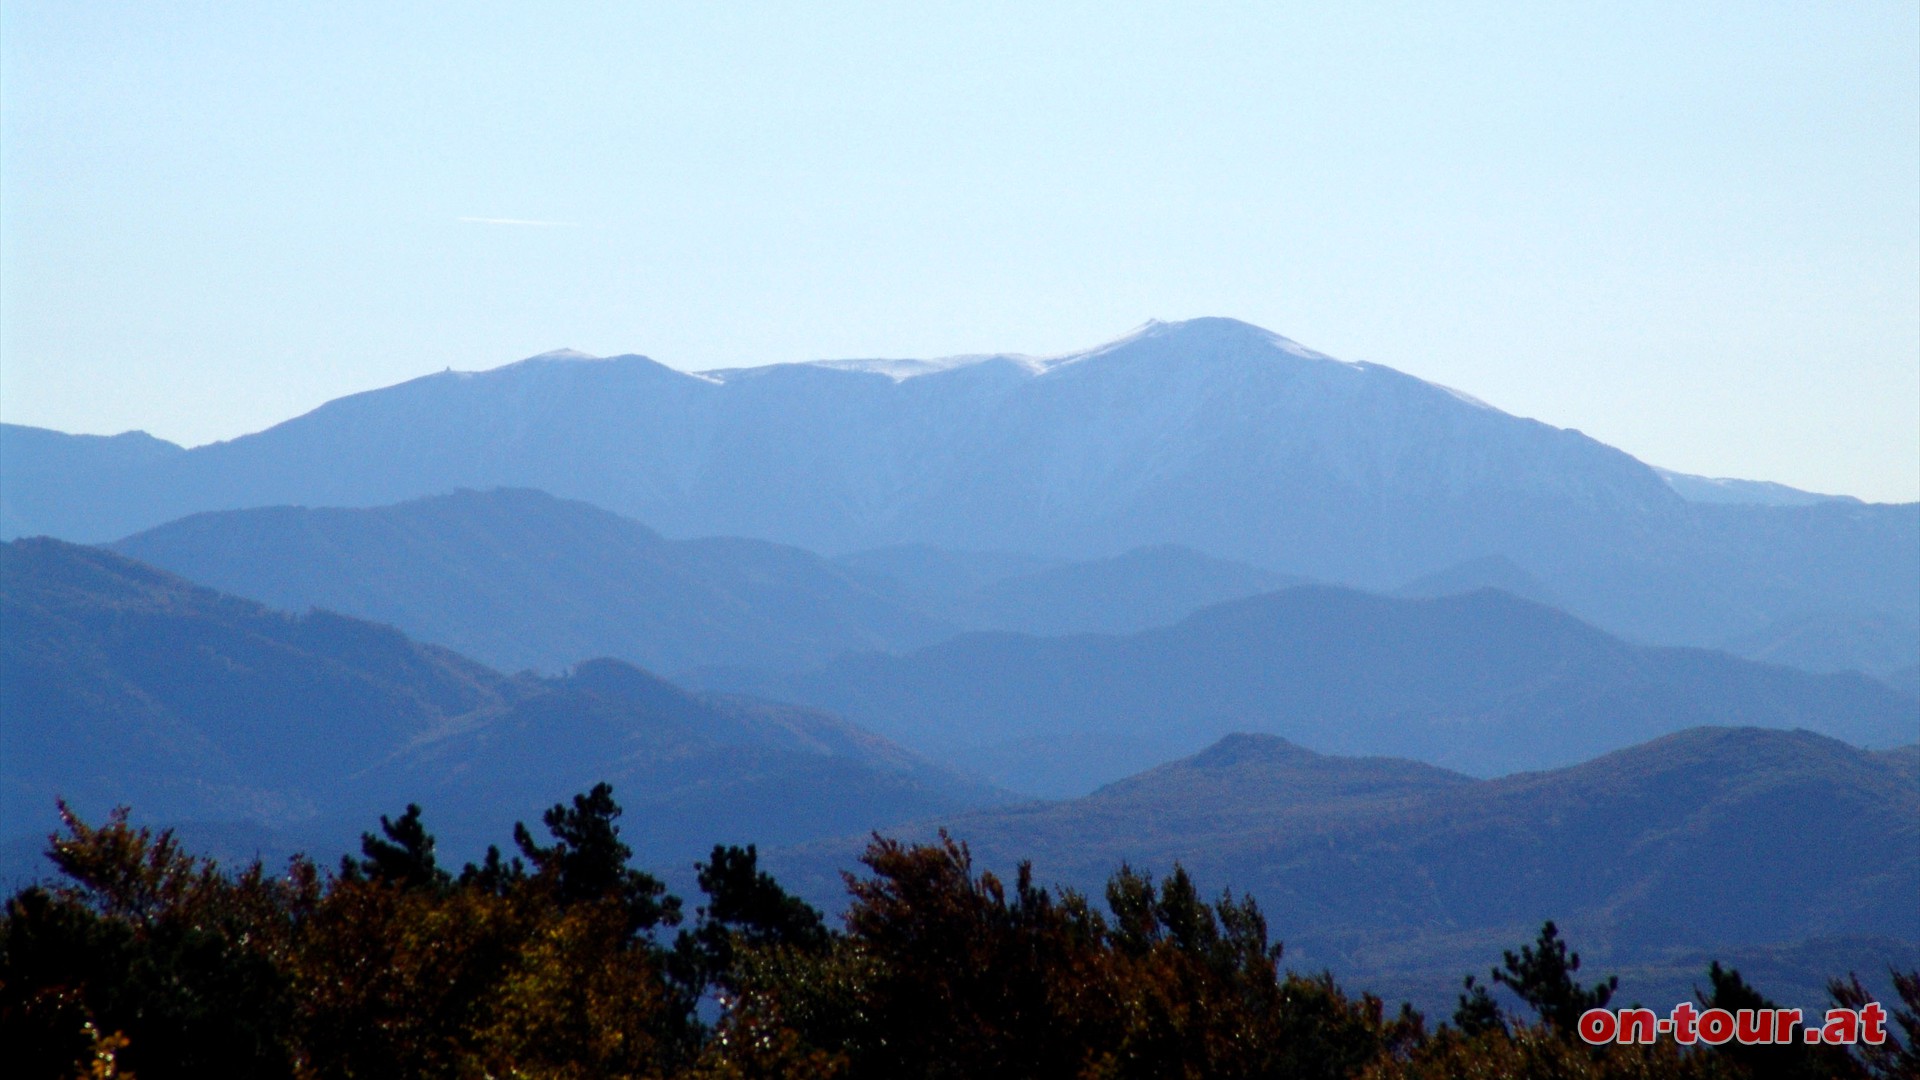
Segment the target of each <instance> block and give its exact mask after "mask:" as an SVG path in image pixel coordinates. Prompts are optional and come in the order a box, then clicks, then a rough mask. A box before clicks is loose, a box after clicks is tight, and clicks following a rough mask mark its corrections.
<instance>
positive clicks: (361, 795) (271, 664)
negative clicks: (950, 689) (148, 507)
mask: <svg viewBox="0 0 1920 1080" xmlns="http://www.w3.org/2000/svg"><path fill="white" fill-rule="evenodd" d="M0 620H3V621H4V625H5V626H6V633H5V634H4V635H0V744H4V746H5V747H6V754H5V758H4V761H0V795H3V796H4V802H0V819H4V820H5V822H6V823H7V829H8V832H9V833H12V834H20V833H35V834H39V835H42V836H44V835H45V833H46V832H47V831H48V829H49V828H50V827H51V823H52V822H53V821H54V818H53V803H54V799H55V797H56V796H58V797H64V798H66V799H68V800H69V801H70V802H72V803H73V805H74V806H75V807H76V808H78V809H80V810H82V811H83V812H85V813H88V814H91V815H95V816H98V815H100V814H103V813H104V812H105V811H106V809H108V808H110V807H112V806H114V805H116V804H128V805H132V806H134V807H135V808H137V809H138V810H139V811H140V812H141V813H142V814H143V815H145V816H147V817H148V818H150V819H153V820H160V821H171V822H181V821H187V822H194V821H200V822H220V821H226V822H233V821H240V822H250V823H253V824H254V825H257V826H261V827H265V828H269V829H274V830H279V831H281V832H282V833H284V834H286V835H287V836H289V837H291V838H292V839H293V840H297V839H299V838H301V837H312V836H319V835H331V834H333V833H336V832H338V831H339V830H340V829H341V828H343V827H345V826H346V825H353V826H360V825H363V823H365V822H367V821H370V820H373V815H377V813H379V812H381V811H384V810H391V809H392V808H393V807H395V806H399V805H403V804H405V803H406V802H407V801H409V800H422V801H425V800H428V799H431V800H432V801H433V802H434V804H435V806H436V807H437V808H439V812H440V814H439V816H440V818H441V820H442V822H443V825H444V828H443V832H444V834H445V836H446V838H447V839H448V841H449V842H450V843H451V844H452V845H453V846H454V848H455V850H462V849H463V846H464V847H465V848H471V847H472V845H473V844H476V843H478V842H479V841H480V839H481V838H497V837H498V836H500V835H501V834H502V830H503V829H505V828H507V827H508V826H510V825H511V824H512V822H513V821H514V820H516V819H519V818H525V817H527V816H529V815H531V814H532V813H534V812H535V811H536V810H537V809H538V808H539V807H541V806H544V805H547V804H549V803H551V802H552V801H553V800H554V799H556V798H559V797H562V796H564V795H565V794H567V793H568V792H572V791H578V790H582V789H583V788H585V787H587V786H590V785H591V784H593V783H595V782H597V781H600V780H609V781H614V782H618V783H621V784H622V785H623V788H625V789H627V790H628V791H629V795H628V799H627V802H628V806H629V808H630V809H631V810H633V811H635V819H636V820H635V822H634V823H633V825H632V826H631V827H630V829H629V835H630V837H631V838H632V839H633V841H634V847H635V848H636V850H639V851H640V852H642V853H643V854H645V855H646V856H647V857H649V858H652V859H671V860H673V861H675V862H676V863H677V862H679V861H680V860H681V859H682V858H683V857H687V858H690V857H691V856H692V855H693V854H696V853H698V852H699V851H701V850H704V848H703V845H707V844H711V843H713V842H714V841H716V840H719V839H736V840H739V841H740V842H749V841H753V842H760V843H781V842H791V841H796V840H800V839H804V838H807V837H810V836H820V835H831V834H835V833H838V832H843V831H849V830H851V831H856V832H857V831H861V830H864V829H869V828H873V827H876V826H879V825H884V824H888V823H890V822H893V821H898V820H904V819H910V818H915V817H921V816H925V815H927V814H930V813H935V812H942V811H947V810H952V809H956V808H959V807H962V806H966V805H974V804H978V803H983V802H991V801H995V800H997V799H1000V798H1003V797H1004V796H1003V795H1002V794H1001V793H1000V792H997V791H995V790H993V789H990V788H987V787H985V786H983V785H980V784H976V783H972V782H970V781H966V780H962V779H960V778H958V777H955V776H953V775H952V774H949V773H947V772H945V771H943V770H941V769H939V768H937V767H935V766H933V765H931V764H928V763H927V762H925V761H923V760H921V759H919V758H917V757H915V756H914V755H912V754H910V753H908V752H906V751H903V750H901V749H900V748H898V747H895V746H893V745H891V744H888V743H886V742H885V741H883V740H881V739H878V738H876V737H874V736H873V735H871V734H869V733H866V732H864V731H861V730H859V729H856V728H853V727H851V726H849V725H846V724H844V723H842V722H840V721H838V720H836V719H834V718H832V717H828V716H824V715H821V714H819V713H816V712H810V711H807V710H803V709H794V708H786V707H780V706H773V705H767V704H764V703H759V702H746V701H736V700H731V699H726V698H716V697H708V696H701V695H695V694H690V693H688V692H686V691H684V690H681V689H680V688H678V687H676V686H674V685H672V684H670V683H667V682H664V681H662V680H660V679H658V678H655V677H654V676H652V675H649V674H647V673H645V672H643V671H640V670H638V669H636V668H634V667H632V666H630V665H627V664H624V663H620V662H618V661H611V660H600V661H592V662H585V663H581V664H579V665H576V666H575V667H574V668H573V669H572V670H571V671H569V672H568V673H566V674H564V675H560V676H555V677H539V676H533V675H520V676H506V675H501V674H499V673H498V672H495V671H493V670H492V669H490V668H487V667H484V666H482V665H480V664H478V663H475V662H473V661H471V660H467V659H465V658H464V657H461V656H460V655H458V654H456V653H453V652H450V651H448V650H446V649H443V648H440V647H438V646H432V645H423V644H420V643H418V642H415V641H413V640H411V639H409V638H407V637H406V636H404V635H403V634H401V633H400V632H399V631H397V630H394V629H393V628H391V627H387V626H382V625H378V624H373V623H367V622H363V621H360V620H357V619H351V618H347V617H345V616H341V615H336V614H332V613H329V612H313V613H309V614H306V615H298V616H296V615H291V614H287V613H284V612H280V611H275V610H272V609H269V608H265V607H262V606H261V605H259V604H255V603H253V602H251V601H246V600H240V599H236V598H234V597H230V596H226V595H224V594H221V593H217V592H214V591H213V590H211V589H206V588H203V587H199V586H194V585H192V584H189V583H188V582H185V581H183V580H181V579H179V578H176V577H174V576H173V575H171V574H167V573H165V572H163V571H159V570H156V569H154V568H152V567H148V566H145V565H142V564H140V563H137V562H134V561H132V560H129V559H126V558H123V557H121V556H118V555H114V554H112V553H109V552H106V551H102V550H99V549H96V548H85V547H78V546H75V545H70V544H65V543H61V542H59V541H54V540H23V541H15V542H13V543H11V544H8V545H5V546H4V547H3V548H0ZM721 834H726V835H721Z"/></svg>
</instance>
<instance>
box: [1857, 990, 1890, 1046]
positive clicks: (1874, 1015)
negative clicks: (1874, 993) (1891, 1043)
mask: <svg viewBox="0 0 1920 1080" xmlns="http://www.w3.org/2000/svg"><path fill="white" fill-rule="evenodd" d="M1860 1041H1861V1042H1863V1043H1866V1044H1867V1045H1868V1046H1882V1045H1884V1044H1885V1043H1886V1041H1887V1010H1885V1009H1883V1008H1881V1007H1880V1003H1879V1002H1877V1001H1869V1002H1867V1003H1866V1004H1865V1005H1862V1006H1860Z"/></svg>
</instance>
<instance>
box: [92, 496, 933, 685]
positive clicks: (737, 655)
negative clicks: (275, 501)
mask: <svg viewBox="0 0 1920 1080" xmlns="http://www.w3.org/2000/svg"><path fill="white" fill-rule="evenodd" d="M113 548H114V550H116V551H119V552H121V553H123V554H126V555H129V556H132V557H134V558H137V559H140V560H142V561H144V562H148V563H152V564H153V565H156V566H161V567H165V568H166V569H168V570H171V571H173V572H175V573H177V574H180V575H182V576H183V577H186V578H189V579H191V580H194V581H199V582H204V583H206V584H208V585H211V586H214V587H215V588H219V589H222V590H224V591H226V592H230V593H234V594H237V595H240V596H246V597H250V598H252V599H255V600H259V601H261V602H262V603H266V604H270V605H272V606H274V607H279V608H285V609H288V610H294V611H301V610H305V609H307V608H309V607H320V608H328V609H331V610H334V611H340V612H345V613H348V614H351V615H355V616H358V617H361V618H366V619H374V620H378V621H381V622H387V623H392V624H393V625H395V626H398V627H401V628H402V629H404V630H406V631H407V632H408V633H410V634H413V635H415V636H418V637H421V638H424V639H426V640H429V641H433V642H437V643H439V644H443V645H446V646H448V647H450V648H454V649H457V650H459V651H460V652H462V653H465V654H467V655H469V656H473V657H476V658H479V659H481V660H483V661H485V662H487V663H489V664H493V665H495V666H497V667H501V668H505V669H507V670H519V669H523V668H534V669H539V670H543V671H555V670H559V669H560V668H563V667H565V666H567V665H568V664H571V663H573V662H574V661H577V660H579V659H581V658H582V657H588V656H617V657H620V658H622V659H626V660H629V661H632V662H633V663H636V664H639V665H642V666H644V667H647V668H651V669H654V670H661V671H676V670H680V669H684V668H691V667H700V666H707V665H717V664H742V665H750V666H764V667H772V668H792V667H802V666H806V665H810V664H816V663H821V662H823V661H825V660H828V659H830V658H832V657H834V656H837V655H839V654H840V653H843V652H850V651H856V650H874V649H880V650H896V649H904V648H911V647H914V646H918V645H925V644H929V643H932V642H934V641H937V640H939V639H941V638H945V637H949V636H951V635H952V634H953V633H954V632H955V631H956V630H957V629H958V627H956V626H953V625H949V624H944V623H941V622H940V621H938V620H936V619H934V618H929V617H927V616H925V615H922V614H921V613H920V612H919V611H917V610H915V609H914V608H911V607H908V606H906V605H903V604H901V603H898V602H895V601H894V600H892V599H890V598H888V597H886V596H883V595H881V594H879V593H877V592H875V591H873V590H872V589H870V588H868V587H867V586H866V585H864V584H862V583H861V582H860V581H859V580H857V579H856V578H855V576H853V575H851V574H849V573H848V572H847V571H845V570H843V569H841V568H840V567H838V566H836V565H835V564H833V563H832V562H829V561H828V560H826V559H823V558H820V557H819V556H817V555H814V554H812V553H811V552H806V551H802V550H800V549H798V548H792V547H787V546H784V545H780V544H772V543H767V542H765V541H756V540H740V539H705V540H666V539H664V538H662V537H661V536H660V535H659V534H658V533H656V532H654V531H653V530H651V529H649V528H647V527H646V526H644V525H642V524H640V523H639V522H636V521H632V520H629V519H627V518H623V517H620V516H619V515H617V514H613V513H609V512H608V511H605V510H601V509H599V508H597V507H593V506H590V505H588V504H586V503H582V502H577V501H569V500H562V499H556V498H554V497H552V496H550V495H546V494H543V493H541V492H537V491H527V490H498V491H489V492H475V491H461V492H457V493H454V494H450V495H444V496H437V497H434V498H428V499H418V500H413V501H409V502H405V503H401V504H399V505H396V506H387V507H379V508H374V509H350V510H348V509H306V508H303V507H270V508H265V509H258V510H235V511H227V512H223V513H207V514H197V515H194V516H192V517H189V518H186V519H184V520H182V521H177V522H173V523H170V524H167V525H163V526H161V527H159V528H157V529H152V530H149V531H147V532H144V533H140V534H138V535H136V536H131V537H128V538H127V539H125V540H122V541H120V542H119V543H117V544H114V545H113Z"/></svg>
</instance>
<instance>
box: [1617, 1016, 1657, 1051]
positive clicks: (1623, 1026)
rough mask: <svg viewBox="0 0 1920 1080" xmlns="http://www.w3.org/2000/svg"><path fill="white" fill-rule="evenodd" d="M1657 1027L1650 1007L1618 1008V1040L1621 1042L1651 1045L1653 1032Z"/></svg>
mask: <svg viewBox="0 0 1920 1080" xmlns="http://www.w3.org/2000/svg"><path fill="white" fill-rule="evenodd" d="M1659 1029H1660V1025H1659V1024H1658V1023H1657V1022H1656V1021H1655V1020H1654V1016H1653V1010H1652V1009H1622V1010H1620V1041H1621V1042H1623V1043H1643V1044H1647V1045H1651V1044H1652V1043H1653V1035H1654V1032H1656V1031H1658V1030H1659Z"/></svg>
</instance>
